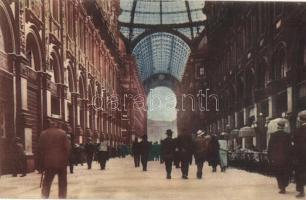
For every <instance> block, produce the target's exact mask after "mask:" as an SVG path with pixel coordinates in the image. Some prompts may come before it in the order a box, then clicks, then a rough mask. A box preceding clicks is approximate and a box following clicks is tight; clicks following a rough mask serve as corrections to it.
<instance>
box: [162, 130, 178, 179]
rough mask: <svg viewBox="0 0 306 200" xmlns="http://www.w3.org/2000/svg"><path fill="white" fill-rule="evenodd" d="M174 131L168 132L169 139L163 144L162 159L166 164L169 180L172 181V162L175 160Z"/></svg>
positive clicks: (163, 141)
mask: <svg viewBox="0 0 306 200" xmlns="http://www.w3.org/2000/svg"><path fill="white" fill-rule="evenodd" d="M172 133H173V132H172V130H171V129H168V130H167V131H166V134H167V138H166V139H164V140H162V142H161V157H162V158H161V159H162V160H163V162H165V166H166V172H167V179H171V171H172V162H173V159H174V150H175V143H174V140H173V139H172Z"/></svg>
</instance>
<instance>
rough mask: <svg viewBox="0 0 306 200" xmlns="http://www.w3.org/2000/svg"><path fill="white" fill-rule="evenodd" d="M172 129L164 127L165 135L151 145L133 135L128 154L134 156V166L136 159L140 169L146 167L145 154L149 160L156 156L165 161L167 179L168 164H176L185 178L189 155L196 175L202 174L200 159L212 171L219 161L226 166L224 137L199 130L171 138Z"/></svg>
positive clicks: (186, 176)
mask: <svg viewBox="0 0 306 200" xmlns="http://www.w3.org/2000/svg"><path fill="white" fill-rule="evenodd" d="M172 134H173V132H172V130H170V129H168V130H167V131H166V135H167V137H166V139H164V140H162V141H161V144H160V146H159V145H158V144H157V143H154V144H153V145H152V144H151V143H150V142H148V141H147V136H146V135H144V136H143V137H142V141H141V142H139V141H138V138H135V140H134V142H133V145H132V155H133V157H134V164H135V167H136V168H137V167H139V166H140V160H141V164H142V167H143V171H147V162H148V160H149V159H148V158H149V157H151V159H150V160H160V162H161V163H165V167H166V174H167V175H166V178H167V179H171V171H172V165H173V164H174V165H175V168H180V169H181V172H182V178H183V179H188V172H189V165H190V164H192V160H193V156H194V158H195V164H196V165H197V178H199V179H201V178H202V171H203V166H204V162H205V161H207V162H208V163H209V165H210V166H212V171H213V172H216V168H217V165H218V164H220V168H221V171H222V172H225V169H226V167H227V142H226V140H225V138H224V137H220V138H219V140H218V138H217V137H216V136H215V135H209V134H207V133H205V132H203V131H202V130H199V131H198V132H197V133H196V134H195V135H194V136H193V135H191V134H188V133H187V130H185V134H182V135H180V136H179V137H177V138H172Z"/></svg>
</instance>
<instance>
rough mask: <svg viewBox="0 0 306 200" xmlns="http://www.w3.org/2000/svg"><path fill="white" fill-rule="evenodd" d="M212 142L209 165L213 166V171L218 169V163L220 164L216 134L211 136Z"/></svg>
mask: <svg viewBox="0 0 306 200" xmlns="http://www.w3.org/2000/svg"><path fill="white" fill-rule="evenodd" d="M210 137H211V140H210V141H211V142H210V144H209V165H210V166H212V171H213V172H216V171H217V165H218V164H219V148H220V147H219V142H218V138H217V136H216V135H215V134H212V135H211V136H210Z"/></svg>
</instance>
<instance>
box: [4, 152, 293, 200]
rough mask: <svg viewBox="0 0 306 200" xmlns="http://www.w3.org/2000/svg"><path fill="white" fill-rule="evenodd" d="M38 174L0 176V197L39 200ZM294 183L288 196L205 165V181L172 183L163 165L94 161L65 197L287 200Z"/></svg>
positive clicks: (252, 177)
mask: <svg viewBox="0 0 306 200" xmlns="http://www.w3.org/2000/svg"><path fill="white" fill-rule="evenodd" d="M39 184H40V175H39V174H37V173H36V172H34V173H30V174H28V175H27V176H26V177H23V178H21V177H17V178H14V177H12V176H10V175H5V176H2V177H1V178H0V198H26V199H28V198H31V199H32V198H35V199H36V198H40V187H39ZM294 188H295V187H294V185H293V184H291V185H290V186H289V187H288V189H287V191H288V192H287V194H284V195H280V194H278V189H277V185H276V180H275V179H273V178H270V177H266V176H262V175H259V174H256V173H249V172H246V171H242V170H237V169H231V168H230V169H228V170H227V171H226V173H221V172H220V171H218V172H217V173H212V172H211V168H210V167H208V166H207V165H206V166H205V167H204V177H203V179H201V180H199V179H196V166H195V165H192V166H191V168H190V174H189V179H188V180H184V179H181V173H180V169H175V168H174V169H173V174H172V179H171V180H168V179H166V178H165V170H164V165H161V164H160V163H159V162H156V161H155V162H153V161H151V162H149V164H148V171H146V172H143V171H142V170H141V169H140V168H134V167H133V160H132V158H131V157H127V158H125V159H118V158H116V159H112V160H110V161H109V162H108V163H107V169H106V170H105V171H101V170H99V165H98V164H97V163H94V164H93V169H91V170H87V167H86V165H85V164H84V166H78V167H76V168H75V173H74V174H68V198H71V199H79V198H81V199H110V200H128V199H131V200H138V199H139V200H140V199H152V200H153V199H156V200H157V199H163V200H170V199H173V200H183V199H184V200H187V199H192V200H197V199H205V200H240V199H243V200H253V199H254V200H259V199H260V200H274V199H277V200H278V199H279V200H282V199H284V200H290V199H296V198H295V195H296V192H295V190H294ZM57 191H58V190H57V178H55V179H54V182H53V185H52V191H51V196H50V198H57Z"/></svg>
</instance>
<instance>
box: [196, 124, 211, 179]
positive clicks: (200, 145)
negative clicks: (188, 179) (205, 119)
mask: <svg viewBox="0 0 306 200" xmlns="http://www.w3.org/2000/svg"><path fill="white" fill-rule="evenodd" d="M208 145H209V143H208V140H206V139H205V133H204V132H203V131H202V130H198V131H197V134H196V137H195V139H194V145H193V146H194V159H195V163H196V165H197V178H198V179H201V178H202V170H203V165H204V162H205V160H206V159H207V154H208Z"/></svg>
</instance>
